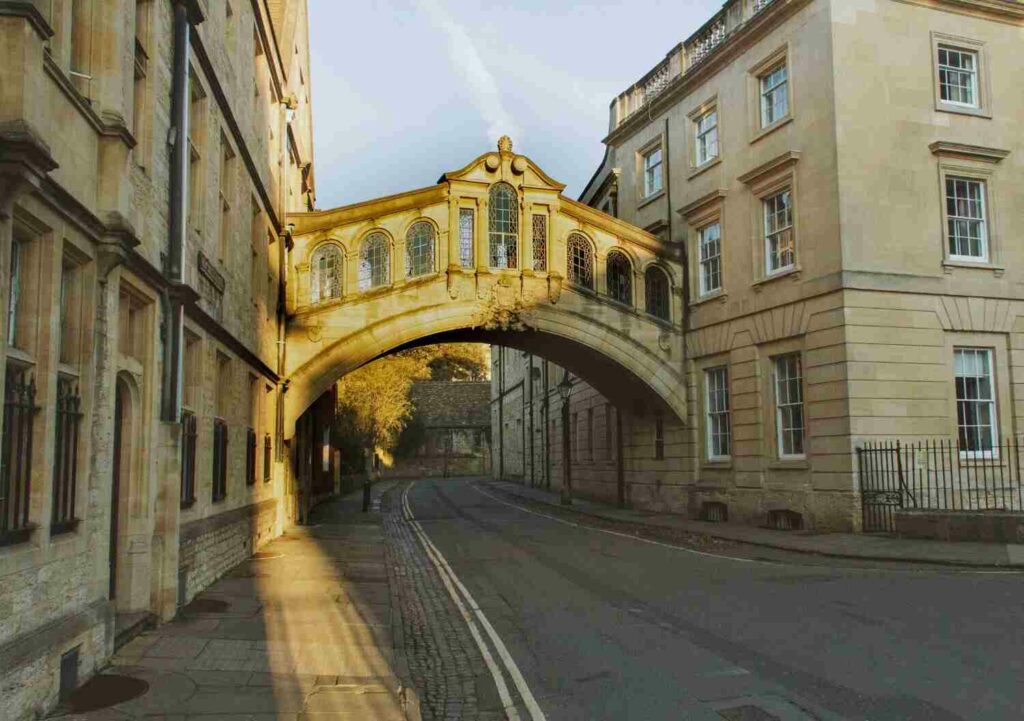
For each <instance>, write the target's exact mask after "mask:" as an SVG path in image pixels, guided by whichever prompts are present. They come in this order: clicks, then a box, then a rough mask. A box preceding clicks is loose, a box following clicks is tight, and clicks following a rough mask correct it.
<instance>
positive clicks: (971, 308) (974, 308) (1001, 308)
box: [935, 296, 1017, 333]
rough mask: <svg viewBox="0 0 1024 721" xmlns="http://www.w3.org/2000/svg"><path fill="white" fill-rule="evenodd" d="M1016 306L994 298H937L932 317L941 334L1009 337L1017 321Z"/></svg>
mask: <svg viewBox="0 0 1024 721" xmlns="http://www.w3.org/2000/svg"><path fill="white" fill-rule="evenodd" d="M1016 306H1017V304H1016V303H1014V302H1013V301H1009V300H1000V299H997V298H978V297H961V296H939V297H937V298H936V299H935V313H936V315H937V316H938V318H939V324H940V325H941V326H942V329H943V330H948V331H965V332H970V331H973V332H983V333H986V332H987V333H1009V332H1010V331H1011V330H1012V329H1013V324H1014V322H1015V321H1016V319H1017V308H1016Z"/></svg>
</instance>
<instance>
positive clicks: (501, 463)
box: [498, 346, 505, 481]
mask: <svg viewBox="0 0 1024 721" xmlns="http://www.w3.org/2000/svg"><path fill="white" fill-rule="evenodd" d="M498 480H499V481H504V480H505V348H504V346H498Z"/></svg>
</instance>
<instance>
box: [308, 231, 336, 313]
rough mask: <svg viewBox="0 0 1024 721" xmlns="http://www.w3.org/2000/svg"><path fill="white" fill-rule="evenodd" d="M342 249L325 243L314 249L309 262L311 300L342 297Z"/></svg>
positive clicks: (320, 300) (320, 301)
mask: <svg viewBox="0 0 1024 721" xmlns="http://www.w3.org/2000/svg"><path fill="white" fill-rule="evenodd" d="M341 268H342V256H341V249H339V248H338V246H336V245H334V244H333V243H325V244H324V245H321V246H320V247H319V248H317V249H316V250H315V251H313V258H312V260H311V261H310V263H309V275H310V278H309V302H310V303H322V302H324V301H325V300H331V299H333V298H340V297H341Z"/></svg>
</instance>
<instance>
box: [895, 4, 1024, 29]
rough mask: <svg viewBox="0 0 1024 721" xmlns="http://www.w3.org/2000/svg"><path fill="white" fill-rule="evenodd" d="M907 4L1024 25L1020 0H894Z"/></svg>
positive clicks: (1022, 6) (1023, 14) (1023, 5)
mask: <svg viewBox="0 0 1024 721" xmlns="http://www.w3.org/2000/svg"><path fill="white" fill-rule="evenodd" d="M893 1H894V2H901V3H904V4H906V5H918V6H920V7H925V8H931V9H933V10H941V11H944V12H952V13H957V14H959V15H970V16H972V17H982V18H985V19H986V20H995V21H996V22H1003V23H1008V24H1010V25H1024V3H1022V2H1019V0H893Z"/></svg>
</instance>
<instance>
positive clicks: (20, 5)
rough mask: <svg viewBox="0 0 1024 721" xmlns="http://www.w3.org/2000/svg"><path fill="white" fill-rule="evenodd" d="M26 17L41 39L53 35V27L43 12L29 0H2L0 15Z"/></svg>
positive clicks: (0, 0)
mask: <svg viewBox="0 0 1024 721" xmlns="http://www.w3.org/2000/svg"><path fill="white" fill-rule="evenodd" d="M4 16H6V17H17V18H25V20H27V21H28V23H29V25H31V26H32V29H33V30H35V31H36V34H37V35H38V36H39V38H40V39H41V40H49V39H50V38H52V37H53V28H52V27H50V24H49V23H48V22H46V18H44V17H43V14H42V13H41V12H39V10H38V9H36V6H35V5H34V4H33V3H31V2H28V1H27V0H0V17H4Z"/></svg>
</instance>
